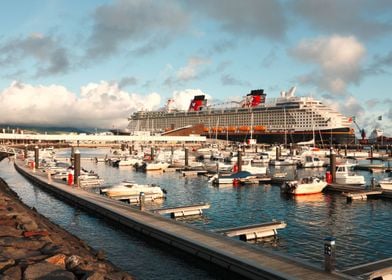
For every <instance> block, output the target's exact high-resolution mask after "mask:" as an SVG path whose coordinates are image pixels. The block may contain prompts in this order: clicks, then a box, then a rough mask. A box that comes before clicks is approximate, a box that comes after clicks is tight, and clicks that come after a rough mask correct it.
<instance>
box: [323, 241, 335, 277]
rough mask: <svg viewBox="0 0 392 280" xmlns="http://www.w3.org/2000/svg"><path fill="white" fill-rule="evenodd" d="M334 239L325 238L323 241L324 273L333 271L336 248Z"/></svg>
mask: <svg viewBox="0 0 392 280" xmlns="http://www.w3.org/2000/svg"><path fill="white" fill-rule="evenodd" d="M335 246H336V245H335V238H333V237H327V238H325V239H324V269H325V271H326V272H329V273H331V272H333V271H334V270H335V261H336V256H335V255H336V252H335V251H336V248H335Z"/></svg>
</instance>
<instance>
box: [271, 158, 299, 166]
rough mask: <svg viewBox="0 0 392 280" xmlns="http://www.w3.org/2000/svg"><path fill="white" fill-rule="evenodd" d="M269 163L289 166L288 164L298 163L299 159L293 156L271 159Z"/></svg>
mask: <svg viewBox="0 0 392 280" xmlns="http://www.w3.org/2000/svg"><path fill="white" fill-rule="evenodd" d="M269 164H270V165H273V166H288V165H296V164H297V161H296V160H295V159H293V158H280V159H273V160H270V162H269Z"/></svg>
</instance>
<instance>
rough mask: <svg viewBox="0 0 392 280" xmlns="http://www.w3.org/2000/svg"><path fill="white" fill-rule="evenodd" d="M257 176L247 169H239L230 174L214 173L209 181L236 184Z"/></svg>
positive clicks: (254, 178) (218, 183)
mask: <svg viewBox="0 0 392 280" xmlns="http://www.w3.org/2000/svg"><path fill="white" fill-rule="evenodd" d="M256 179H257V177H256V176H255V175H252V173H250V172H248V171H240V172H236V173H232V174H228V175H227V174H215V175H214V176H212V177H211V178H210V180H209V182H211V183H213V184H215V185H236V184H239V183H247V182H251V181H252V180H256Z"/></svg>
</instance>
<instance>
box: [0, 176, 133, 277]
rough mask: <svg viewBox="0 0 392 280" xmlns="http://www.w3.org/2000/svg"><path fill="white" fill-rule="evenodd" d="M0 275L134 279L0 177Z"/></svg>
mask: <svg viewBox="0 0 392 280" xmlns="http://www.w3.org/2000/svg"><path fill="white" fill-rule="evenodd" d="M0 217H1V219H0V278H2V277H4V279H13V280H18V279H40V278H44V277H46V278H47V279H49V278H53V279H59V278H61V277H63V278H62V279H79V278H83V277H84V278H89V277H90V278H96V277H108V278H118V279H124V280H125V279H133V278H132V277H131V276H130V275H128V274H127V273H126V272H122V271H121V270H120V269H118V268H117V267H115V266H114V265H113V264H111V263H109V262H108V261H106V260H105V256H104V254H103V252H100V251H94V250H93V249H92V248H91V247H89V246H88V245H87V244H86V243H85V242H83V241H82V240H80V239H78V238H77V237H75V236H73V235H71V234H69V233H68V232H66V231H64V230H63V229H61V228H60V227H58V226H57V225H55V224H53V223H51V222H50V221H49V220H48V219H47V218H45V217H43V216H41V215H40V214H39V213H37V212H36V211H35V210H32V209H30V208H29V207H26V206H25V205H24V204H22V203H21V202H20V201H19V198H18V197H17V195H16V193H15V192H13V191H12V190H11V189H10V188H9V187H8V185H7V184H6V182H5V181H4V180H2V179H1V178H0Z"/></svg>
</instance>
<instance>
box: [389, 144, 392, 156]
mask: <svg viewBox="0 0 392 280" xmlns="http://www.w3.org/2000/svg"><path fill="white" fill-rule="evenodd" d="M389 156H390V157H392V145H389Z"/></svg>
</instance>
